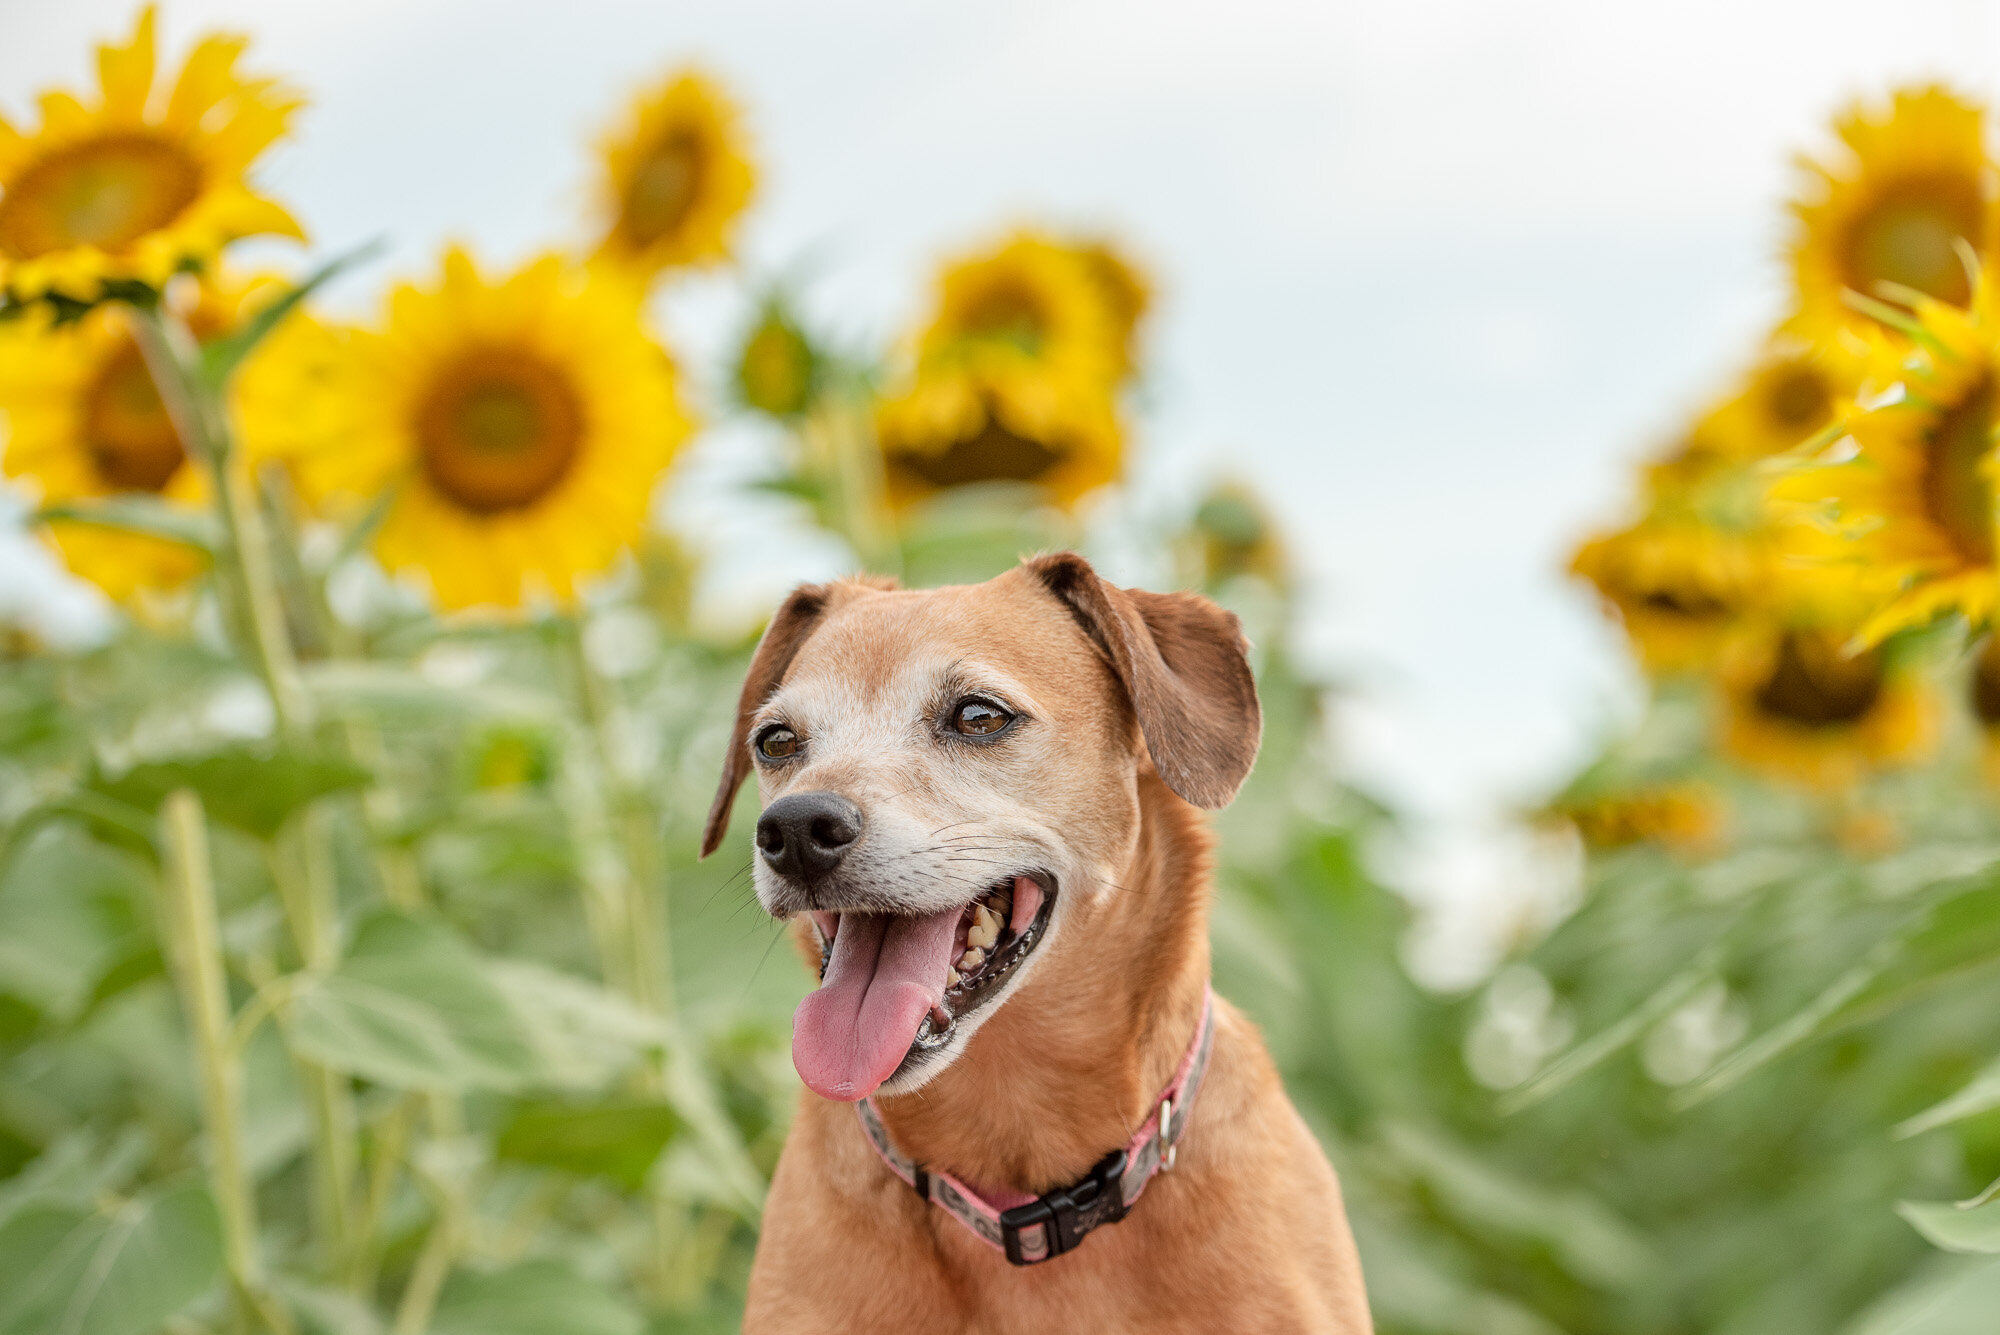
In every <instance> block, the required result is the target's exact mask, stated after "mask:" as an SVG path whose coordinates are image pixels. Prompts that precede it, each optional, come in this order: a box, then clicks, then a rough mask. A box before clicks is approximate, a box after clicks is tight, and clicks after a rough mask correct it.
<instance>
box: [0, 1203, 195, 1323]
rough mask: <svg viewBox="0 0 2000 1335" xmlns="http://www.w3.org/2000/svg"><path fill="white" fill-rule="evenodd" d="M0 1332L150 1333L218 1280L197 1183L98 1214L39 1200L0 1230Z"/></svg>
mask: <svg viewBox="0 0 2000 1335" xmlns="http://www.w3.org/2000/svg"><path fill="white" fill-rule="evenodd" d="M0 1275H5V1276H6V1282H5V1283H4V1284H0V1335H152V1332H153V1331H156V1330H158V1329H159V1327H160V1324H161V1323H162V1322H164V1321H165V1320H166V1319H167V1318H168V1317H170V1316H173V1315H174V1314H175V1313H176V1312H178V1311H180V1310H181V1309H182V1308H183V1307H186V1306H187V1305H188V1304H189V1303H191V1302H193V1301H194V1300H195V1299H196V1298H199V1297H200V1296H201V1295H202V1294H204V1293H206V1292H207V1291H208V1290H209V1289H210V1288H211V1287H212V1286H213V1285H214V1284H215V1283H216V1282H217V1281H218V1280H219V1279H221V1277H222V1235H221V1228H220V1226H219V1224H218V1221H217V1219H216V1213H215V1206H214V1205H213V1204H212V1203H211V1202H210V1200H209V1197H208V1191H207V1189H206V1188H204V1187H201V1186H199V1185H196V1184H192V1183H189V1184H185V1185H182V1186H179V1187H175V1188H170V1189H168V1190H166V1191H163V1192H158V1193H154V1194H149V1195H146V1196H142V1197H139V1198H138V1199H135V1200H131V1201H127V1202H126V1203H125V1204H124V1205H122V1206H119V1207H118V1208H117V1209H115V1210H113V1211H111V1212H110V1213H108V1214H102V1213H98V1212H95V1211H90V1210H84V1209H78V1208H65V1207H60V1206H44V1207H38V1208H33V1209H29V1210H24V1211H22V1212H21V1213H20V1214H18V1215H16V1216H15V1217H14V1218H13V1219H12V1220H10V1221H9V1222H8V1223H7V1224H6V1225H5V1226H4V1227H0Z"/></svg>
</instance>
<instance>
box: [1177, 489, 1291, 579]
mask: <svg viewBox="0 0 2000 1335" xmlns="http://www.w3.org/2000/svg"><path fill="white" fill-rule="evenodd" d="M1190 536H1191V537H1192V538H1194V540H1195V543H1196V547H1197V550H1198V551H1199V559H1198V563H1197V564H1198V568H1199V569H1200V571H1201V584H1202V587H1203V588H1208V589H1213V588H1219V587H1220V586H1222V585H1224V584H1226V583H1228V582H1229V581H1230V580H1233V579H1239V578H1241V577H1243V576H1246V575H1248V576H1254V577H1255V578H1258V579H1261V580H1263V581H1265V582H1266V583H1268V584H1271V585H1274V586H1277V587H1281V588H1282V587H1283V586H1284V584H1285V582H1286V571H1287V569H1288V567H1289V561H1288V560H1287V557H1286V554H1285V544H1284V540H1283V539H1282V538H1281V537H1280V536H1279V534H1278V525H1277V521H1276V519H1274V518H1273V517H1272V515H1271V512H1270V510H1269V509H1267V508H1266V507H1265V505H1264V502H1263V499H1262V498H1261V497H1260V496H1258V495H1257V493H1256V492H1255V491H1253V490H1252V489H1251V488H1250V487H1248V486H1246V485H1244V484H1243V483H1241V482H1221V483H1218V484H1217V485H1215V486H1214V487H1212V488H1210V489H1209V492H1208V494H1207V495H1206V496H1204V497H1202V500H1201V504H1200V505H1199V506H1197V507H1196V509H1195V512H1194V524H1193V532H1192V533H1191V534H1190Z"/></svg>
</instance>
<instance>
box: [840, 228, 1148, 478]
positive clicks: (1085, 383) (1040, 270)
mask: <svg viewBox="0 0 2000 1335" xmlns="http://www.w3.org/2000/svg"><path fill="white" fill-rule="evenodd" d="M1117 347H1118V340H1117V337H1116V333H1115V324H1114V322H1113V320H1112V316H1111V313H1110V311H1109V310H1108V309H1107V307H1106V304H1105V302H1104V299H1103V295H1102V291H1101V289H1100V288H1099V286H1098V284H1097V281H1096V280H1095V279H1093V278H1092V276H1091V273H1090V271H1089V269H1087V268H1086V266H1085V265H1084V263H1083V261H1082V260H1081V259H1080V258H1079V257H1078V255H1077V254H1076V253H1075V252H1074V251H1071V250H1068V249H1065V248H1063V247H1061V246H1058V245H1056V244H1055V243H1053V242H1051V241H1048V240H1046V239H1044V238H1042V237H1039V236H1035V235H1032V234H1028V233H1020V234H1017V235H1016V236H1014V237H1012V238H1011V239H1009V240H1008V241H1007V242H1006V243H1005V244H1004V245H1002V246H1001V247H1000V248H999V249H998V250H996V251H993V252H992V253H990V254H986V255H981V256H976V257H973V258H970V259H965V260H960V261H958V262H956V263H953V264H950V265H948V266H947V267H946V268H945V269H944V271H943V272H942V273H941V274H940V275H939V277H938V283H937V299H936V308H935V312H934V314H933V316H932V319H931V322H930V324H929V326H928V327H927V328H925V330H924V331H923V333H922V334H921V335H920V336H919V337H918V339H917V341H916V354H915V367H914V371H913V374H912V375H911V376H910V377H909V379H908V381H907V383H906V385H905V387H904V388H903V389H902V391H901V392H900V393H898V394H896V395H894V396H892V397H890V398H888V399H886V400H885V401H884V402H883V403H882V404H881V405H880V407H879V409H878V412H877V429H878V430H879V432H880V435H881V442H882V450H883V455H884V460H885V463H886V472H887V477H888V484H889V494H890V499H891V501H892V502H894V503H895V504H897V505H899V506H900V505H907V504H909V503H910V502H912V501H915V500H917V499H920V498H921V497H923V496H926V495H929V494H930V493H932V492H935V491H938V490H941V489H943V488H946V487H953V486H960V485H964V484H968V483H975V482H997V481H1008V482H1028V483H1034V484H1036V485H1038V486H1040V487H1042V488H1044V489H1045V490H1046V491H1048V492H1049V493H1050V494H1051V495H1052V496H1053V497H1054V498H1055V499H1056V500H1057V501H1059V502H1061V503H1064V504H1068V503H1071V502H1073V501H1075V500H1076V499H1077V497H1079V496H1081V495H1082V494H1083V493H1085V492H1087V491H1089V490H1091V489H1092V488H1094V487H1098V486H1101V485H1103V484H1104V483H1107V482H1110V481H1111V480H1113V479H1114V478H1116V477H1117V476H1118V472H1119V468H1120V465H1121V462H1122V456H1123V451H1124V436H1123V432H1122V431H1121V429H1120V426H1119V422H1118V413H1117V407H1116V404H1115V401H1114V390H1115V382H1116V379H1117V374H1118V371H1117V367H1118V359H1117V355H1116V350H1117Z"/></svg>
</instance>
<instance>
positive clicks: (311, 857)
mask: <svg viewBox="0 0 2000 1335" xmlns="http://www.w3.org/2000/svg"><path fill="white" fill-rule="evenodd" d="M330 815H331V813H330V812H329V811H328V810H327V809H326V807H325V806H323V805H314V806H309V807H307V808H306V809H305V810H304V811H302V812H300V813H299V816H298V818H297V819H296V820H295V821H294V822H293V823H292V825H291V826H290V828H288V829H287V830H285V831H284V832H283V833H282V834H281V835H280V836H279V840H278V842H277V844H276V845H274V846H273V847H272V849H271V855H270V862H271V871H272V877H273V879H274V880H275V881H276V882H277V885H278V899H279V903H280V906H281V907H282V908H283V910H284V914H285V920H286V926H287V927H288V928H289V929H290V931H291V935H292V943H293V946H294V947H295V948H296V950H297V951H298V955H299V960H300V962H301V963H302V964H303V965H304V966H305V968H306V970H307V972H308V973H311V974H317V973H325V972H327V971H329V970H331V969H332V968H333V967H334V965H336V964H337V963H339V959H340V945H339V938H340V918H339V905H338V902H337V887H336V886H335V884H334V871H333V866H332V861H331V858H332V851H333V849H332V842H331V832H330V831H329V830H328V828H327V820H328V818H329V816H330ZM292 1061H293V1065H294V1067H295V1068H296V1069H297V1071H298V1074H299V1083H300V1085H301V1087H302V1088H303V1089H304V1091H305V1095H306V1106H307V1108H308V1110H309V1112H310V1113H311V1116H312V1126H313V1154H312V1169H313V1215H314V1219H313V1222H314V1227H315V1230H316V1231H317V1233H318V1235H319V1242H320V1249H321V1253H322V1255H323V1257H324V1259H325V1262H326V1267H327V1269H328V1271H329V1272H334V1271H338V1270H341V1269H344V1268H346V1266H347V1265H348V1263H349V1261H350V1259H351V1257H352V1254H353V1248H354V1246H355V1241H356V1238H355V1234H354V1231H353V1227H352V1218H353V1213H354V1210H353V1200H354V1181H355V1175H356V1171H357V1164H358V1162H359V1160H360V1132H359V1130H358V1118H357V1116H356V1114H355V1107H354V1086H353V1085H352V1084H351V1083H350V1082H349V1080H348V1078H347V1077H346V1076H345V1075H343V1074H341V1073H340V1072H338V1071H332V1070H329V1069H327V1068H326V1067H325V1066H322V1065H320V1064H319V1063H318V1062H314V1061H308V1060H306V1059H305V1058H303V1057H298V1056H294V1057H293V1059H292Z"/></svg>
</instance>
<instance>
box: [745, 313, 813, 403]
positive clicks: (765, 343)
mask: <svg viewBox="0 0 2000 1335" xmlns="http://www.w3.org/2000/svg"><path fill="white" fill-rule="evenodd" d="M826 369H827V368H826V359H825V358H824V357H823V356H822V355H821V354H820V352H819V350H818V349H817V348H815V347H814V346H813V344H812V340H811V339H810V338H808V337H807V336H806V332H805V330H804V329H803V328H802V327H801V326H800V324H799V321H798V319H797V317H795V316H794V315H793V314H792V311H791V308H790V306H789V305H788V304H787V303H786V301H785V300H784V298H783V297H782V296H779V295H775V294H774V295H772V296H771V297H769V298H767V299H766V300H765V301H764V303H763V304H762V306H761V307H760V308H759V309H758V312H757V320H756V323H754V324H753V325H751V327H750V332H749V333H748V334H747V335H745V337H744V339H743V344H742V347H741V348H740V349H739V350H738V352H737V354H736V373H735V375H734V376H733V377H732V380H733V385H732V387H733V388H734V390H735V392H736V398H737V400H738V401H739V402H740V403H742V404H743V405H744V406H745V407H746V408H754V409H756V410H757V411H758V412H761V413H768V414H770V415H771V416H773V417H783V418H792V417H797V416H799V415H800V414H801V413H803V412H805V410H806V409H807V408H809V407H811V406H812V401H813V396H814V395H815V394H816V393H817V392H818V390H819V388H820V384H821V382H822V381H823V380H824V379H825V378H826Z"/></svg>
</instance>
